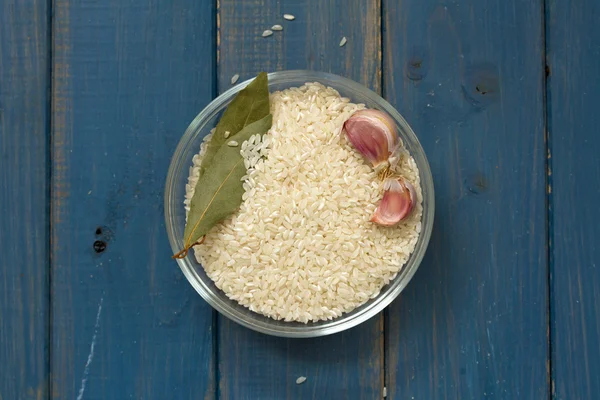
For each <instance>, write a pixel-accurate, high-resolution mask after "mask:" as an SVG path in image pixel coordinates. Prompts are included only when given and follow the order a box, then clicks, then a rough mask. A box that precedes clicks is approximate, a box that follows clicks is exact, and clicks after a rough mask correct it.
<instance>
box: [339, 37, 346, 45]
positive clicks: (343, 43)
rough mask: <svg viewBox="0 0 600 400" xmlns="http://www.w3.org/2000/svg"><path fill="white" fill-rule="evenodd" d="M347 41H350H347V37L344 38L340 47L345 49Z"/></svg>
mask: <svg viewBox="0 0 600 400" xmlns="http://www.w3.org/2000/svg"><path fill="white" fill-rule="evenodd" d="M347 41H348V39H346V36H344V37H343V38H342V40H340V47H344V45H345V44H346V42H347Z"/></svg>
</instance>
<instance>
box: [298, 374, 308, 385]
mask: <svg viewBox="0 0 600 400" xmlns="http://www.w3.org/2000/svg"><path fill="white" fill-rule="evenodd" d="M304 382H306V377H305V376H299V377H298V378H297V379H296V385H299V384H301V383H304Z"/></svg>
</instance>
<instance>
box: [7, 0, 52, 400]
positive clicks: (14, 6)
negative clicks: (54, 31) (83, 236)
mask: <svg viewBox="0 0 600 400" xmlns="http://www.w3.org/2000/svg"><path fill="white" fill-rule="evenodd" d="M48 11H49V10H48V7H47V2H46V1H39V0H32V1H26V2H22V1H14V0H0V212H1V213H2V216H1V217H0V243H1V244H2V245H1V248H2V251H0V399H5V400H8V399H38V398H39V399H41V398H45V397H46V396H47V394H48V340H49V326H48V317H49V313H48V296H49V288H48V272H49V264H48V255H49V254H48V245H47V243H48V222H49V221H48V219H49V213H48V208H47V202H48V176H49V175H48V171H49V169H48V165H47V160H48V157H47V155H48V138H49V134H50V132H49V129H48V116H49V105H48V102H47V99H48V83H49V69H48V64H49V52H48Z"/></svg>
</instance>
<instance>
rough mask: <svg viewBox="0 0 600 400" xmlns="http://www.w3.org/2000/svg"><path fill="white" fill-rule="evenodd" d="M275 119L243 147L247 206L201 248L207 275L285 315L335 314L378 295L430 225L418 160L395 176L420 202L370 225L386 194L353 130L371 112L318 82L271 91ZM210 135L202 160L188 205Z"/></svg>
mask: <svg viewBox="0 0 600 400" xmlns="http://www.w3.org/2000/svg"><path fill="white" fill-rule="evenodd" d="M270 102H271V113H272V114H273V125H272V127H271V129H270V130H269V132H268V133H267V134H265V135H264V136H262V137H261V136H260V135H255V136H252V137H251V138H250V140H248V141H246V142H244V143H243V144H242V146H241V152H242V156H243V158H244V162H245V164H246V168H247V174H246V176H245V177H244V183H243V186H244V190H245V193H244V195H243V201H242V204H241V206H240V208H239V210H238V212H237V213H235V214H233V215H232V216H231V217H229V218H228V219H226V220H225V221H223V222H222V223H220V224H217V225H216V226H214V227H213V228H212V230H211V231H210V232H209V233H208V234H207V235H206V238H205V241H204V243H203V244H202V245H198V246H195V247H194V250H195V256H196V259H197V260H198V262H199V263H200V264H201V265H202V266H203V267H204V269H205V271H206V273H207V275H208V276H209V277H210V278H211V279H212V280H213V281H214V282H215V284H216V286H217V287H218V288H219V289H221V290H222V291H223V292H225V294H226V295H227V296H228V297H229V298H230V299H232V300H235V301H237V302H238V303H239V304H241V305H243V306H245V307H247V308H249V309H250V310H252V311H254V312H257V313H260V314H263V315H265V316H268V317H271V318H273V319H276V320H284V321H298V322H304V323H307V322H309V321H319V320H330V319H333V318H336V317H339V316H341V315H342V313H344V312H349V311H352V310H353V309H354V308H356V307H358V306H360V305H362V304H364V303H365V302H367V301H368V300H369V299H372V298H375V297H376V296H377V295H378V294H379V292H380V291H381V289H382V288H383V287H384V286H385V285H386V284H388V283H389V282H390V281H391V280H393V279H394V278H395V277H396V275H397V274H398V272H399V271H400V270H401V269H402V266H403V265H404V264H405V263H406V262H407V260H408V258H409V256H410V254H411V252H412V251H413V250H414V248H415V245H416V243H417V239H418V236H419V233H420V231H421V214H422V211H423V208H422V193H421V186H420V181H419V172H418V169H417V166H416V163H415V161H414V160H413V158H412V157H411V156H410V155H409V154H408V152H407V151H406V150H402V153H401V155H400V160H399V162H398V164H397V165H396V167H395V171H394V172H395V173H397V174H398V175H401V176H402V177H404V178H405V179H406V180H407V181H408V182H410V183H412V185H413V186H414V188H415V191H416V194H417V202H416V205H415V206H414V209H413V211H412V213H411V214H410V215H409V216H408V218H406V219H405V220H403V221H401V222H400V223H399V224H398V225H397V226H394V227H383V226H379V225H376V224H374V223H373V222H371V221H370V218H371V215H372V214H373V212H374V211H375V209H376V207H377V204H378V203H379V202H380V200H381V198H382V195H383V191H382V188H381V184H380V182H379V181H378V179H377V176H376V173H375V172H374V169H373V167H372V166H371V165H370V164H368V162H367V161H365V160H364V159H363V157H362V156H361V154H360V153H358V152H357V151H356V150H355V149H354V148H353V147H352V145H351V144H350V143H349V141H348V140H347V138H346V137H345V136H344V135H341V134H340V131H341V128H342V125H343V124H344V122H345V121H346V120H347V119H348V118H349V117H350V116H351V115H352V114H353V113H354V112H355V111H358V110H361V109H364V105H362V104H353V103H351V102H350V100H349V99H347V98H343V97H341V96H340V95H339V93H338V92H337V91H336V90H334V89H332V88H326V87H324V86H323V85H321V84H319V83H307V84H306V85H304V86H302V87H300V88H290V89H287V90H283V91H280V92H275V93H272V94H271V95H270ZM210 139H211V135H208V136H207V137H206V138H205V140H204V142H203V143H202V145H201V148H200V153H199V154H198V155H196V156H195V157H194V159H193V164H194V165H193V167H191V168H190V176H189V178H188V184H187V185H186V192H187V193H186V199H185V207H186V210H187V211H189V204H190V201H191V198H192V196H193V194H194V189H195V185H196V183H197V181H198V175H199V167H200V162H201V160H202V157H203V154H204V152H205V150H206V144H207V143H208V142H209V141H210Z"/></svg>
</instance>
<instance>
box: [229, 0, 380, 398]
mask: <svg viewBox="0 0 600 400" xmlns="http://www.w3.org/2000/svg"><path fill="white" fill-rule="evenodd" d="M284 13H289V14H293V15H295V17H296V19H295V20H294V21H285V20H284V19H283V18H282V16H283V14H284ZM379 21H380V8H379V1H375V0H370V1H364V0H360V1H359V0H352V1H341V0H340V1H316V0H315V1H275V0H264V1H261V0H252V1H243V2H241V1H237V0H236V1H234V0H220V8H219V33H220V35H219V63H218V75H219V88H220V89H221V90H224V89H227V88H228V87H229V86H230V79H231V76H233V75H234V74H236V73H238V74H240V76H241V79H247V78H250V77H253V76H255V75H256V74H257V73H258V72H260V71H262V70H266V71H277V70H284V69H303V68H306V69H315V70H322V71H330V72H333V73H337V74H340V75H343V76H347V77H349V78H352V79H354V80H356V81H359V82H362V83H364V84H365V85H368V86H370V87H371V88H372V89H374V90H380V87H381V86H380V78H381V68H380V61H381V58H380V56H381V53H380V23H379ZM274 24H281V25H282V26H283V31H281V32H275V33H274V34H273V36H271V37H268V38H262V37H261V34H262V32H263V30H265V29H269V28H270V27H271V26H272V25H274ZM343 36H346V37H347V38H348V43H347V44H346V46H345V47H341V48H340V47H339V42H340V40H341V38H342V37H343ZM218 330H219V352H218V353H219V376H220V382H219V390H220V392H219V394H220V397H219V398H221V399H235V400H238V399H252V400H254V399H261V400H268V399H283V398H289V399H368V400H372V399H377V398H382V389H383V318H382V316H381V315H379V316H377V317H375V318H373V319H372V320H370V321H367V322H365V323H364V324H362V325H361V326H359V327H357V328H354V329H352V330H350V331H348V332H345V333H341V334H337V335H334V336H330V337H324V338H317V339H311V340H298V339H296V340H289V339H282V338H273V337H269V336H265V335H262V334H259V333H255V332H252V331H250V330H248V329H246V328H242V327H240V326H238V325H236V324H235V323H233V322H231V321H229V320H227V319H225V318H220V319H219V324H218ZM299 376H306V377H307V380H306V382H304V383H303V384H301V385H297V384H296V383H295V382H296V378H298V377H299Z"/></svg>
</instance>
